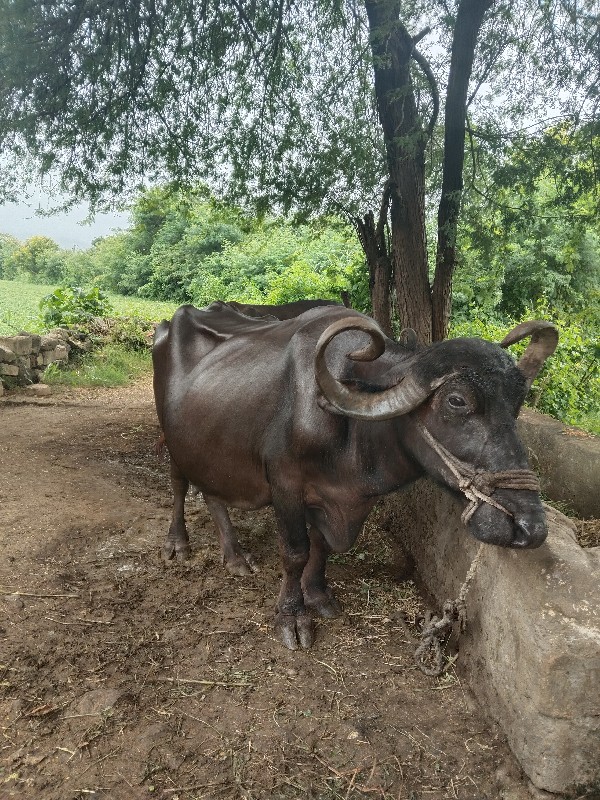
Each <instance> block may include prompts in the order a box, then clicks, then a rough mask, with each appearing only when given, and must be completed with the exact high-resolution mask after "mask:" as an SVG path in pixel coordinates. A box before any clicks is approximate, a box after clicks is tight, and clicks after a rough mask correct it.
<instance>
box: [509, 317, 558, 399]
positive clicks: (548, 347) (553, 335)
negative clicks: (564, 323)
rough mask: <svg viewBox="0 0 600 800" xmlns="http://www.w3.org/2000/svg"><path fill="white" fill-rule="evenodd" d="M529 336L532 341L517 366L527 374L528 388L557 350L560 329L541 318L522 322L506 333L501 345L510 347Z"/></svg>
mask: <svg viewBox="0 0 600 800" xmlns="http://www.w3.org/2000/svg"><path fill="white" fill-rule="evenodd" d="M527 337H531V341H530V342H529V344H528V345H527V349H526V350H525V352H524V353H523V355H522V356H521V358H520V359H519V361H518V363H517V367H518V368H519V369H520V370H521V372H522V373H523V375H525V381H526V386H527V390H529V388H530V387H531V384H532V383H533V382H534V380H535V378H536V375H537V374H538V372H539V371H540V370H541V368H542V366H543V364H544V361H545V360H546V359H547V358H548V356H551V355H552V353H553V352H554V351H555V350H556V345H557V344H558V330H557V329H556V326H555V325H553V324H552V323H551V322H546V321H545V320H541V319H534V320H531V321H530V322H521V323H519V325H517V326H516V328H513V329H512V331H510V333H507V334H506V336H505V337H504V339H502V341H501V342H500V347H509V345H511V344H515V342H520V341H521V340H522V339H526V338H527Z"/></svg>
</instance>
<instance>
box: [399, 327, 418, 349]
mask: <svg viewBox="0 0 600 800" xmlns="http://www.w3.org/2000/svg"><path fill="white" fill-rule="evenodd" d="M398 342H399V343H400V344H401V345H402V347H405V348H406V349H407V350H412V351H415V350H416V349H417V334H416V333H415V332H414V331H413V329H412V328H404V329H403V330H402V331H400V337H399V338H398Z"/></svg>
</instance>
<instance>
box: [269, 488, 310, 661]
mask: <svg viewBox="0 0 600 800" xmlns="http://www.w3.org/2000/svg"><path fill="white" fill-rule="evenodd" d="M277 494H279V495H280V497H281V503H279V502H278V498H277V496H276V493H275V492H273V506H274V509H275V516H276V517H277V527H278V530H279V551H280V554H281V565H282V567H283V579H282V582H281V590H280V592H279V597H278V599H277V607H276V609H275V612H276V613H275V633H276V634H277V637H278V638H279V640H280V641H281V642H282V644H284V645H285V646H286V647H287V648H288V650H297V649H298V645H300V647H302V648H304V649H308V648H309V647H311V646H312V644H313V642H314V639H315V634H314V623H313V621H312V619H311V617H310V614H309V613H308V611H307V609H306V606H305V605H304V595H303V593H302V586H301V583H300V582H301V579H302V573H303V572H304V568H305V566H306V564H307V562H308V559H309V550H310V541H309V538H308V534H307V532H306V522H305V519H304V509H303V506H302V504H301V503H300V502H298V503H293V504H292V503H291V502H290V493H289V492H286V491H280V492H277Z"/></svg>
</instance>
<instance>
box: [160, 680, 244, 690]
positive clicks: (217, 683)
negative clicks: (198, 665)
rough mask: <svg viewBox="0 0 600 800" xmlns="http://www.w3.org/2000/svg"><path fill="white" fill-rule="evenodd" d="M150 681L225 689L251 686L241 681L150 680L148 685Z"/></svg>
mask: <svg viewBox="0 0 600 800" xmlns="http://www.w3.org/2000/svg"><path fill="white" fill-rule="evenodd" d="M152 681H159V682H163V681H164V682H165V683H198V684H200V685H201V686H224V687H225V688H227V689H228V688H229V687H230V686H244V687H246V688H247V687H249V686H252V684H251V683H244V682H242V681H212V680H201V679H199V678H150V680H149V683H151V682H152Z"/></svg>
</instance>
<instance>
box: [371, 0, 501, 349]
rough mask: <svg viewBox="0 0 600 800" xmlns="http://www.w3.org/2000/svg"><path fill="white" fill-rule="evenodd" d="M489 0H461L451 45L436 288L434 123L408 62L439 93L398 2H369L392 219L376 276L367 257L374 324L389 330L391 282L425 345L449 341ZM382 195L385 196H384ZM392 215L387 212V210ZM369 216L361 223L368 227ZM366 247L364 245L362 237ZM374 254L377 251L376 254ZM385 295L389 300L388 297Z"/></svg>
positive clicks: (402, 315)
mask: <svg viewBox="0 0 600 800" xmlns="http://www.w3.org/2000/svg"><path fill="white" fill-rule="evenodd" d="M491 5H492V0H461V2H460V4H459V7H458V12H457V17H456V23H455V26H454V38H453V42H452V56H451V64H450V75H449V83H448V90H447V96H446V108H445V140H444V164H443V181H442V195H441V200H440V205H439V209H438V242H437V254H436V269H435V277H434V282H433V287H431V286H430V283H429V274H428V261H427V241H426V235H425V147H426V144H427V140H428V137H429V135H430V134H431V132H432V129H433V124H434V121H435V115H434V120H432V122H430V124H429V126H428V127H429V130H426V129H425V126H424V124H423V120H422V119H421V117H420V116H419V113H418V110H417V106H416V101H415V94H414V90H413V85H412V81H411V74H410V63H411V59H412V58H415V59H416V60H417V61H418V63H419V65H420V66H421V67H422V68H423V69H424V71H425V75H426V77H427V78H428V80H429V82H430V85H431V87H432V92H433V93H434V105H435V107H436V111H437V100H438V98H437V88H436V86H435V79H434V77H433V75H432V74H431V71H430V69H429V67H428V65H427V64H426V62H425V59H423V58H422V56H420V55H419V54H418V53H416V51H415V47H414V45H415V40H413V38H412V37H411V36H410V35H409V33H408V31H407V30H406V28H405V26H404V25H403V24H402V22H401V21H400V19H399V15H400V3H399V0H365V8H366V12H367V17H368V20H369V30H370V43H371V53H372V56H373V72H374V77H375V95H376V98H377V110H378V113H379V120H380V122H381V126H382V128H383V135H384V143H385V149H386V155H387V163H388V172H389V181H388V184H387V187H386V192H389V208H390V221H391V237H390V238H391V249H390V252H389V258H388V261H387V262H386V263H382V265H381V268H382V269H383V270H384V274H383V275H382V276H381V277H380V279H378V278H377V276H374V275H373V269H378V268H379V267H378V266H377V261H376V259H373V258H372V257H371V258H370V257H369V253H368V252H367V248H366V247H365V245H364V243H363V247H364V248H365V254H366V255H367V261H368V263H369V270H370V273H371V286H372V292H373V310H374V315H375V318H376V319H377V320H378V321H381V323H382V324H384V323H385V324H387V318H386V317H385V313H384V311H383V310H382V303H384V302H385V300H384V299H382V298H383V297H384V294H383V290H382V292H380V294H378V295H377V298H376V297H375V293H376V292H379V290H380V285H382V284H386V282H387V281H389V280H390V278H389V277H388V272H387V271H386V270H387V269H388V267H389V269H391V273H392V275H391V280H393V282H394V284H395V288H396V304H397V312H398V318H399V322H400V324H401V325H402V326H406V327H411V328H413V329H414V330H415V331H416V333H417V336H418V339H419V341H421V342H430V341H432V340H433V341H438V340H440V339H443V338H445V337H446V336H447V333H448V323H449V319H450V308H451V298H452V277H453V274H454V268H455V264H456V232H457V227H458V217H459V212H460V203H461V197H462V189H463V181H462V170H463V164H464V148H465V122H466V114H467V90H468V86H469V80H470V77H471V72H472V69H473V59H474V56H475V47H476V45H477V38H478V36H479V31H480V29H481V25H482V23H483V20H484V17H485V13H486V11H487V10H488V9H489V8H490V6H491ZM384 197H385V195H384ZM386 213H387V206H386ZM366 220H367V217H365V218H364V222H365V223H366ZM361 241H363V239H361ZM372 249H373V248H372ZM386 297H387V295H386Z"/></svg>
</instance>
